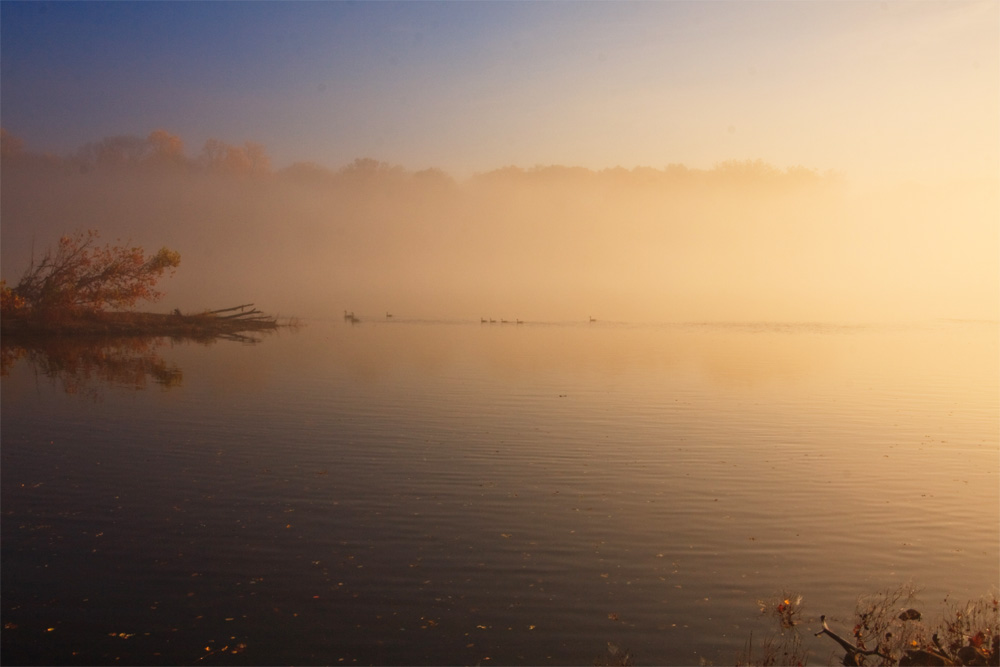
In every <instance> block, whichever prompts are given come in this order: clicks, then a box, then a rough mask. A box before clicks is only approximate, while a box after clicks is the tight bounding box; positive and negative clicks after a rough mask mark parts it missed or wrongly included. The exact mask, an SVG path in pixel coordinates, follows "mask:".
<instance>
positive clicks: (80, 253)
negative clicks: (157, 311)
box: [2, 230, 180, 317]
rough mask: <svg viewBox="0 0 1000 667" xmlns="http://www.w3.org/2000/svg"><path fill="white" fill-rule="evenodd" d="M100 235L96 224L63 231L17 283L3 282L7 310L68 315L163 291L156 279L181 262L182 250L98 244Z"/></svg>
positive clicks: (152, 298)
mask: <svg viewBox="0 0 1000 667" xmlns="http://www.w3.org/2000/svg"><path fill="white" fill-rule="evenodd" d="M98 239H99V234H98V232H97V231H96V230H89V231H85V232H80V233H78V234H76V235H73V236H63V237H62V238H60V239H59V243H58V245H57V246H56V248H55V249H54V250H51V249H50V250H49V251H47V252H46V253H45V255H44V256H43V257H42V258H41V260H40V261H38V262H35V261H34V260H32V263H31V265H30V266H29V267H28V270H27V271H25V273H24V275H23V276H22V277H21V280H20V281H19V282H18V283H17V285H16V286H15V287H13V288H8V287H6V286H4V287H3V290H2V292H3V294H2V296H3V314H4V315H5V316H8V317H9V316H12V315H14V316H16V315H19V314H30V315H38V316H64V315H72V314H78V313H84V312H97V311H101V310H105V309H109V308H110V309H126V308H131V307H132V306H134V305H135V304H136V303H138V302H139V301H155V300H157V299H159V298H160V297H161V296H163V294H162V293H161V292H159V291H157V290H156V289H155V285H156V283H157V281H159V279H160V278H161V277H162V276H163V274H164V273H169V274H172V273H173V270H174V269H175V268H176V267H177V266H178V265H179V264H180V254H179V253H177V252H176V251H173V250H170V249H169V248H161V249H160V250H159V251H158V252H157V253H156V254H154V255H152V256H147V255H146V252H145V250H143V249H142V248H141V247H138V246H131V245H127V244H126V245H112V244H106V245H99V244H98Z"/></svg>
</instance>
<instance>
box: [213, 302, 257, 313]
mask: <svg viewBox="0 0 1000 667" xmlns="http://www.w3.org/2000/svg"><path fill="white" fill-rule="evenodd" d="M252 307H253V304H252V303H244V304H243V305H242V306H233V307H232V308H220V309H219V310H210V311H208V314H209V315H216V314H218V313H228V312H230V311H233V310H243V309H244V308H252Z"/></svg>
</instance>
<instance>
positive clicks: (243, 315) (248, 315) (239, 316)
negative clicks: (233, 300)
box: [208, 303, 275, 323]
mask: <svg viewBox="0 0 1000 667" xmlns="http://www.w3.org/2000/svg"><path fill="white" fill-rule="evenodd" d="M247 308H249V309H250V310H246V309H247ZM234 310H238V311H240V312H238V313H233V311H234ZM219 313H232V314H231V315H219ZM208 314H209V315H215V316H216V319H219V320H239V321H240V322H260V323H268V322H273V321H274V319H275V318H273V317H271V316H270V315H265V314H264V313H262V312H261V311H259V310H257V309H256V308H254V307H253V304H252V303H245V304H243V305H242V306H233V307H232V308H220V309H219V310H210V311H208Z"/></svg>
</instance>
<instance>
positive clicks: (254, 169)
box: [0, 129, 841, 187]
mask: <svg viewBox="0 0 1000 667" xmlns="http://www.w3.org/2000/svg"><path fill="white" fill-rule="evenodd" d="M0 143H2V148H0V155H2V158H3V161H4V164H5V165H6V166H8V167H22V168H24V167H27V168H35V169H51V170H63V171H68V172H74V171H77V172H81V173H87V172H90V171H94V170H98V171H112V172H113V171H137V172H151V173H164V172H166V173H170V172H173V173H184V172H188V173H219V174H231V175H243V176H253V175H258V176H263V175H273V176H276V177H279V178H284V179H289V180H292V181H298V182H304V183H313V184H316V185H338V184H345V185H351V186H355V185H358V184H359V183H372V182H381V183H386V184H390V183H395V184H401V183H403V182H405V181H411V182H415V183H418V184H423V185H430V184H434V183H437V184H439V185H455V184H456V181H455V179H454V178H452V176H450V175H449V174H448V173H447V172H446V171H444V170H442V169H437V168H431V169H423V170H418V171H411V170H407V169H406V168H405V167H404V166H401V165H395V164H390V163H387V162H382V161H379V160H376V159H374V158H370V157H363V158H357V159H355V160H354V161H353V162H351V163H350V164H347V165H345V166H342V167H339V168H330V167H327V166H323V165H320V164H316V163H314V162H295V163H293V164H291V165H289V166H287V167H284V168H281V169H274V167H273V165H272V161H271V158H270V156H268V154H267V149H266V148H265V147H264V146H263V145H262V144H259V143H255V142H252V141H246V142H244V143H242V144H239V145H233V144H228V143H226V142H224V141H221V140H218V139H209V140H207V141H206V142H205V143H204V145H203V146H202V147H201V150H200V151H198V152H197V154H196V155H193V156H190V155H188V153H187V151H186V149H185V145H184V141H183V139H181V138H180V137H178V136H176V135H174V134H171V133H169V132H167V131H166V130H155V131H153V132H151V133H150V134H149V135H148V136H146V137H140V136H136V135H121V136H114V137H107V138H104V139H101V140H100V141H96V142H92V143H88V144H86V145H85V146H83V147H81V148H79V149H77V150H76V151H74V152H72V153H71V154H69V155H66V156H58V155H53V154H51V153H36V152H32V151H30V150H29V149H28V148H26V147H25V145H24V142H23V141H22V140H21V139H19V138H18V137H16V136H14V135H12V134H11V133H9V132H8V131H7V130H6V129H0ZM840 178H841V176H840V175H838V174H836V173H833V172H826V173H822V174H821V173H820V172H818V171H816V170H814V169H809V168H807V167H802V166H793V167H788V168H785V169H782V168H779V167H776V166H773V165H770V164H768V163H766V162H764V161H762V160H730V161H726V162H722V163H719V164H717V165H715V166H714V167H713V168H711V169H694V168H689V167H687V166H685V165H683V164H673V163H671V164H667V165H666V166H664V167H661V168H656V167H648V166H640V167H633V168H631V169H626V168H624V167H621V166H616V167H611V168H606V169H601V170H597V171H595V170H592V169H587V168H584V167H573V166H563V165H536V166H533V167H520V166H504V167H500V168H497V169H494V170H491V171H487V172H483V173H478V174H476V175H474V176H473V177H472V178H471V179H470V181H471V182H477V181H487V182H491V183H496V182H503V181H508V182H512V183H539V184H545V185H551V184H555V183H564V184H573V185H581V184H588V185H593V184H600V183H609V184H615V185H624V184H628V185H634V186H642V187H649V186H654V187H655V186H665V187H671V186H672V187H678V186H683V187H691V186H693V185H699V184H725V185H734V184H745V185H753V186H755V187H760V186H764V185H768V184H770V185H773V186H782V187H787V186H788V185H792V184H794V185H804V184H815V183H818V182H820V181H831V180H833V181H838V180H840Z"/></svg>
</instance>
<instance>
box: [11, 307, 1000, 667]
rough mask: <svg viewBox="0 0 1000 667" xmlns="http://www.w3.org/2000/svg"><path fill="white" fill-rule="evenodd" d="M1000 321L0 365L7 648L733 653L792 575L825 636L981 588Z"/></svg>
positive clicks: (435, 342) (536, 657)
mask: <svg viewBox="0 0 1000 667" xmlns="http://www.w3.org/2000/svg"><path fill="white" fill-rule="evenodd" d="M997 343H998V330H997V325H996V324H995V323H963V322H935V323H930V324H924V325H919V326H866V327H853V326H833V325H751V324H746V325H739V324H734V325H666V326H653V325H648V326H632V325H618V324H605V323H595V324H533V323H526V324H524V325H514V324H509V325H500V324H495V325H480V324H479V323H475V324H466V323H433V322H413V321H405V320H399V319H397V320H394V321H389V322H377V323H366V322H362V323H361V324H358V325H354V326H351V325H350V324H348V323H342V322H340V321H335V322H316V323H312V324H311V325H309V326H307V327H306V328H304V329H302V330H301V331H298V332H296V333H292V332H287V331H283V332H281V333H280V334H278V335H275V336H271V337H268V338H266V339H265V340H263V341H262V342H261V343H260V344H257V345H241V344H239V343H234V342H227V341H222V342H218V343H215V344H213V345H210V346H204V345H196V344H173V345H172V344H170V343H169V342H165V341H164V342H163V345H162V346H160V347H159V348H157V349H156V350H155V351H151V350H148V349H146V350H139V351H137V352H134V353H133V354H132V356H131V358H130V357H129V354H128V353H123V354H120V355H118V356H115V355H110V357H109V356H108V355H105V359H108V358H110V359H111V360H112V362H114V364H113V368H112V367H111V366H104V367H101V366H100V363H98V362H97V361H94V360H93V359H91V360H90V361H86V360H81V359H80V358H74V359H75V361H72V360H71V361H67V360H65V359H63V360H62V361H60V362H59V363H60V364H61V365H60V366H58V367H57V365H56V364H54V363H52V362H50V363H49V365H48V366H47V367H46V368H47V369H48V370H49V371H50V372H52V373H53V374H55V375H56V376H57V379H55V380H53V379H51V378H50V377H48V376H46V375H44V374H42V373H41V372H40V370H39V366H38V365H37V364H32V363H29V360H28V359H21V360H19V361H15V362H13V364H12V365H11V366H10V368H9V374H8V375H7V376H6V377H4V379H3V382H2V512H3V518H2V620H3V623H4V630H3V632H2V651H3V653H2V658H3V661H4V663H8V664H9V663H15V662H20V661H33V662H36V663H44V664H57V663H89V664H93V663H113V662H119V663H122V664H195V663H199V664H201V663H204V664H353V663H359V664H369V663H376V664H378V663H405V664H421V663H430V664H477V663H479V664H543V663H556V664H593V662H594V660H595V658H598V657H600V656H602V655H604V654H605V653H606V646H607V643H608V642H613V643H615V644H617V645H620V646H622V647H628V648H629V649H631V651H632V653H633V654H634V655H635V657H636V660H637V662H639V663H640V664H697V663H699V661H702V662H711V663H714V664H733V662H734V661H735V660H736V658H737V657H738V656H739V654H740V652H741V651H742V649H743V647H744V644H745V642H746V640H747V639H748V638H749V635H750V632H751V631H753V632H754V633H755V636H759V633H760V632H762V628H766V627H769V626H768V625H767V624H766V623H764V621H763V620H762V618H761V614H760V610H759V608H758V606H757V600H759V599H767V598H773V597H775V596H776V595H777V594H778V593H780V592H781V591H782V590H787V591H793V592H795V593H798V594H802V595H803V600H804V609H803V612H804V617H805V623H804V624H803V627H802V636H803V640H804V642H805V644H806V646H807V648H809V650H810V651H811V658H810V659H811V661H812V662H819V663H825V662H827V661H828V660H829V659H830V656H831V655H832V654H833V648H834V646H833V645H832V642H830V641H829V640H828V639H826V638H814V637H813V636H812V632H814V631H815V630H816V629H817V628H818V617H819V615H820V614H826V615H827V616H828V617H830V618H832V619H833V621H832V622H833V623H834V624H835V625H836V624H837V623H847V622H848V621H849V618H850V616H851V614H852V612H853V610H854V604H855V600H856V598H857V596H858V595H860V594H864V593H869V592H872V591H875V590H878V589H881V588H886V587H890V586H896V585H899V584H901V583H905V582H912V583H914V584H915V585H917V586H918V587H920V588H921V591H922V592H921V593H920V599H921V600H922V601H924V603H925V604H926V609H925V613H928V612H933V611H934V610H935V608H936V607H938V606H939V605H940V602H941V601H942V600H943V599H944V598H945V597H946V596H948V597H949V599H956V600H957V599H968V598H972V597H978V596H980V595H982V594H985V593H987V592H988V591H989V590H990V589H991V587H996V586H997V585H998V584H1000V566H998V563H1000V497H998V496H1000V492H998V489H1000V485H998V470H1000V443H998V432H1000V419H998V406H1000V390H998V375H1000V373H998V349H997ZM136 359H138V361H136ZM150 369H152V370H150ZM142 385H145V386H144V387H143V388H142V389H141V390H140V389H137V387H140V386H142ZM67 388H69V389H71V390H72V391H73V392H74V393H67V392H66V391H65V390H66V389H67ZM840 627H841V628H842V627H843V625H841V626H840Z"/></svg>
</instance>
